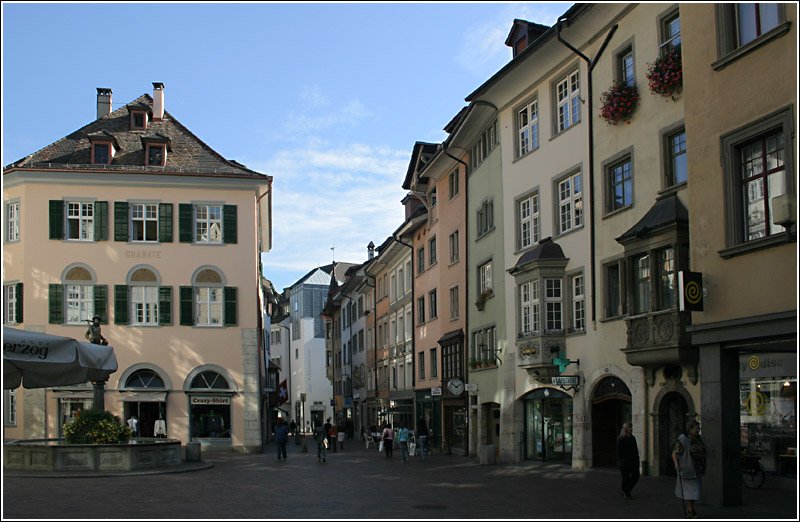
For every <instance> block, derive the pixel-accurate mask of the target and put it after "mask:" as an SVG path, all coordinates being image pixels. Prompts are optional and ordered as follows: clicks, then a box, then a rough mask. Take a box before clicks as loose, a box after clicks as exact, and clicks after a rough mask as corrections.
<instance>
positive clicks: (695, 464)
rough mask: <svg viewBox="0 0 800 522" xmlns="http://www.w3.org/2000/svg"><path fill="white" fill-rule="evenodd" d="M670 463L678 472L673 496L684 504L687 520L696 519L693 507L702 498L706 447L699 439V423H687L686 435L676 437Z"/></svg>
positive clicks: (694, 421) (693, 421)
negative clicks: (676, 440)
mask: <svg viewBox="0 0 800 522" xmlns="http://www.w3.org/2000/svg"><path fill="white" fill-rule="evenodd" d="M672 463H673V464H675V471H677V472H678V478H677V480H676V482H675V496H676V497H678V498H680V499H681V500H682V501H683V502H684V503H685V506H684V508H685V509H686V515H687V516H688V517H689V518H697V511H696V510H695V508H694V505H695V502H697V501H698V500H701V498H702V486H703V474H704V473H705V470H706V446H705V443H704V442H703V439H702V438H701V437H700V423H699V422H697V421H696V420H692V421H689V424H688V425H687V426H686V433H682V434H680V435H679V436H678V442H677V443H676V444H675V449H674V450H672Z"/></svg>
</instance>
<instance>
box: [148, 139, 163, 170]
mask: <svg viewBox="0 0 800 522" xmlns="http://www.w3.org/2000/svg"><path fill="white" fill-rule="evenodd" d="M166 162H167V146H166V145H163V144H152V145H148V146H147V165H148V166H151V167H163V166H164V165H165V164H166Z"/></svg>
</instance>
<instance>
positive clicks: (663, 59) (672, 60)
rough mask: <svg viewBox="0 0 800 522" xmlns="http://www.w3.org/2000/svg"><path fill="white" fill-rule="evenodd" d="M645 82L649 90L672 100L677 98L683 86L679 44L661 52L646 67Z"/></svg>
mask: <svg viewBox="0 0 800 522" xmlns="http://www.w3.org/2000/svg"><path fill="white" fill-rule="evenodd" d="M647 82H648V85H649V87H650V92H652V93H654V94H660V95H661V96H669V97H670V98H672V100H673V101H675V100H677V99H678V94H679V93H680V92H681V89H682V88H683V68H682V67H681V46H680V45H676V46H675V47H673V48H672V49H670V50H669V51H667V52H666V53H664V54H662V55H661V56H659V57H658V58H656V60H655V61H654V62H653V63H651V64H650V65H649V66H648V67H647Z"/></svg>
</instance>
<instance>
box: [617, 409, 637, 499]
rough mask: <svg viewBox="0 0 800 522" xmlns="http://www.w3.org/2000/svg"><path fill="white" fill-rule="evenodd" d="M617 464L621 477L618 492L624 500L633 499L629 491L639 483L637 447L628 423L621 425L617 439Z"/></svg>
mask: <svg viewBox="0 0 800 522" xmlns="http://www.w3.org/2000/svg"><path fill="white" fill-rule="evenodd" d="M617 463H618V464H619V472H620V474H621V475H622V486H621V488H620V492H621V493H622V496H623V497H625V498H628V499H630V498H633V495H631V491H632V490H633V487H634V486H635V485H636V483H637V482H638V481H639V446H638V445H637V444H636V437H634V436H633V433H632V426H631V423H630V422H626V423H624V424H623V425H622V429H621V430H620V432H619V437H617Z"/></svg>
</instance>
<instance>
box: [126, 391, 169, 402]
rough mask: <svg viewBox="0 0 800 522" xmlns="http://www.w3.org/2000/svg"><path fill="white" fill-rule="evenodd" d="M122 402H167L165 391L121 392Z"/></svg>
mask: <svg viewBox="0 0 800 522" xmlns="http://www.w3.org/2000/svg"><path fill="white" fill-rule="evenodd" d="M121 400H122V402H167V392H122V398H121Z"/></svg>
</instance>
